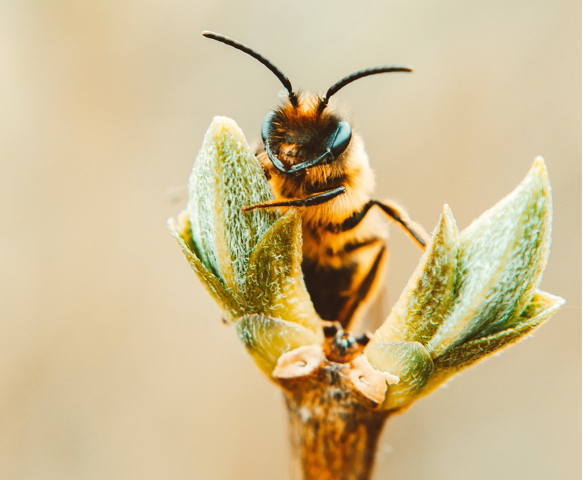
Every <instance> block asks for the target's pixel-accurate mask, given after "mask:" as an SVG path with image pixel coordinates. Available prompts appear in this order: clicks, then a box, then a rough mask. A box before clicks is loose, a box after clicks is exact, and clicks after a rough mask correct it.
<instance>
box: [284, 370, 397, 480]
mask: <svg viewBox="0 0 583 480" xmlns="http://www.w3.org/2000/svg"><path fill="white" fill-rule="evenodd" d="M348 370H349V366H348V365H346V364H339V363H334V362H327V361H326V362H325V364H324V365H322V366H321V368H319V369H318V370H317V371H316V372H314V375H313V376H312V377H311V378H309V379H307V378H306V377H303V381H301V382H300V381H299V380H300V379H297V380H298V381H297V382H291V383H287V382H286V383H287V385H285V386H286V387H287V388H286V403H287V407H288V411H289V422H290V437H291V445H292V458H293V468H294V477H293V479H294V480H368V479H370V478H371V474H372V469H373V461H374V455H375V451H376V445H377V441H378V438H379V434H380V432H381V430H382V428H383V425H384V423H385V421H386V419H387V417H388V413H387V412H379V411H378V410H375V409H374V407H375V405H374V403H372V402H371V401H370V400H369V399H367V398H366V397H364V396H362V395H360V394H359V392H357V391H356V390H355V389H354V386H353V385H352V383H351V380H350V378H349V375H348ZM306 380H308V381H306Z"/></svg>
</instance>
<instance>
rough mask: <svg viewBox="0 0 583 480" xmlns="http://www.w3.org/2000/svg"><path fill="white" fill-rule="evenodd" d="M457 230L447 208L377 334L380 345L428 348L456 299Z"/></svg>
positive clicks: (444, 209) (376, 337) (376, 338)
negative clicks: (407, 345) (397, 343)
mask: <svg viewBox="0 0 583 480" xmlns="http://www.w3.org/2000/svg"><path fill="white" fill-rule="evenodd" d="M457 235H458V232H457V227H456V224H455V219H454V218H453V215H452V213H451V210H450V209H449V207H448V206H447V205H445V206H444V208H443V213H442V215H441V218H440V220H439V223H438V225H437V227H436V228H435V231H434V232H433V236H432V239H431V241H430V243H429V245H428V246H427V249H426V250H425V253H424V254H423V256H422V257H421V260H420V261H419V266H418V267H417V269H416V270H415V273H414V274H413V276H412V277H411V279H410V280H409V283H408V284H407V287H406V288H405V290H404V291H403V293H402V294H401V297H400V298H399V300H398V301H397V303H396V304H395V306H394V307H393V310H392V311H391V314H390V315H389V317H388V318H387V320H386V322H385V323H384V324H383V325H382V326H381V327H380V328H379V329H378V330H377V331H376V332H375V336H374V338H375V340H376V341H378V342H396V341H404V342H419V343H421V344H422V345H426V344H427V343H428V342H429V341H430V340H431V338H432V336H433V334H434V333H435V332H436V330H437V329H438V328H439V326H440V325H441V324H442V323H443V321H444V318H445V316H446V314H447V312H448V310H449V307H450V305H451V302H452V300H453V286H454V279H455V264H456V239H457Z"/></svg>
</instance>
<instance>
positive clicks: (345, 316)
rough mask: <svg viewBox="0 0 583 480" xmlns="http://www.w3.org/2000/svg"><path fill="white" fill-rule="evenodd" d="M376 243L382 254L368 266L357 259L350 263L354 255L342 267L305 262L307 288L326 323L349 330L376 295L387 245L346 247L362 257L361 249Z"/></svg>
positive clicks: (378, 254) (354, 244)
mask: <svg viewBox="0 0 583 480" xmlns="http://www.w3.org/2000/svg"><path fill="white" fill-rule="evenodd" d="M375 243H376V244H378V246H379V249H378V252H377V253H376V255H374V256H373V257H372V262H371V263H369V264H366V265H363V264H362V262H361V261H358V259H357V258H353V259H350V257H351V256H352V255H348V258H346V259H345V260H347V261H345V262H344V263H343V264H342V265H341V266H339V267H333V266H326V265H323V264H322V262H321V261H318V260H317V259H311V258H304V261H303V262H302V270H303V272H304V278H305V281H306V287H307V289H308V292H309V293H310V297H311V299H312V302H313V304H314V307H315V309H316V311H317V312H318V314H319V315H320V317H322V318H323V319H324V320H337V321H339V322H340V323H341V324H342V326H343V327H344V328H346V327H348V325H349V324H350V322H351V320H352V319H353V318H354V317H355V315H356V313H357V311H358V309H359V307H361V306H362V305H363V304H364V303H365V302H366V300H367V299H368V298H369V297H370V296H371V295H372V293H373V292H374V291H375V286H376V285H377V284H378V279H379V277H380V276H381V272H382V270H383V268H382V267H383V265H384V260H385V258H386V253H387V248H386V245H385V244H384V242H382V241H381V240H380V239H378V238H375V239H371V240H370V241H366V242H361V244H356V243H349V244H346V246H345V247H347V248H348V250H350V249H351V248H352V253H353V255H358V254H357V252H358V250H359V249H361V248H364V247H365V246H369V245H373V244H375Z"/></svg>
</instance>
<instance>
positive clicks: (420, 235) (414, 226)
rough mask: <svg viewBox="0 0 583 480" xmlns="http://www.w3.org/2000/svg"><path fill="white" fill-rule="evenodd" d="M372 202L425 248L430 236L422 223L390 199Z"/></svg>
mask: <svg viewBox="0 0 583 480" xmlns="http://www.w3.org/2000/svg"><path fill="white" fill-rule="evenodd" d="M371 202H373V203H374V205H377V206H379V207H380V208H381V210H382V211H383V212H385V213H386V214H387V215H388V216H389V217H391V218H392V219H393V220H395V221H396V222H397V223H399V224H400V225H401V226H402V227H403V229H404V230H405V231H406V232H407V233H408V234H409V235H410V236H411V238H413V240H415V242H417V244H418V245H419V246H420V247H421V248H425V246H426V245H427V241H428V239H429V236H428V235H427V233H426V232H425V230H424V229H423V227H422V226H421V225H419V224H418V223H415V222H414V221H412V220H411V219H410V218H409V215H407V212H405V211H404V210H402V209H401V208H400V207H398V206H396V205H395V204H394V203H391V202H388V201H385V202H379V201H378V200H371ZM369 203H370V202H369Z"/></svg>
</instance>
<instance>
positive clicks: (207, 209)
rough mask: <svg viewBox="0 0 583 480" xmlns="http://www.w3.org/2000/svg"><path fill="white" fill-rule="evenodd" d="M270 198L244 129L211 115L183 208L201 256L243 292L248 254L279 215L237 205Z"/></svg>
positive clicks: (207, 263) (229, 120) (265, 181)
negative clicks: (210, 121)
mask: <svg viewBox="0 0 583 480" xmlns="http://www.w3.org/2000/svg"><path fill="white" fill-rule="evenodd" d="M271 198H272V195H271V189H270V187H269V184H268V183H267V180H266V179H265V176H264V174H263V171H262V169H261V167H260V165H259V163H258V162H257V159H256V158H255V156H254V155H253V152H252V151H251V149H250V148H249V146H248V144H247V141H246V140H245V137H244V135H243V132H241V130H240V129H239V127H238V126H237V125H236V123H235V122H234V121H233V120H231V119H228V118H225V117H215V118H214V119H213V122H212V123H211V125H210V127H209V129H208V131H207V132H206V135H205V138H204V142H203V145H202V148H201V150H200V152H199V154H198V157H197V159H196V162H195V164H194V168H193V170H192V174H191V176H190V180H189V201H188V205H187V210H188V212H189V217H190V222H191V225H192V238H193V240H194V243H195V244H196V247H197V249H198V251H199V252H200V260H201V261H202V262H203V263H204V264H205V265H206V267H207V268H208V269H209V270H210V271H212V272H213V273H214V274H215V275H216V276H218V277H220V278H222V279H223V281H224V283H225V284H226V285H228V286H229V287H230V288H231V289H232V290H234V291H238V292H241V293H242V292H243V291H244V284H245V271H246V268H247V262H248V260H249V255H250V254H251V251H252V250H253V249H254V248H255V246H256V245H257V243H258V242H259V240H260V239H261V238H262V237H263V235H264V234H265V232H266V231H267V230H268V229H269V228H270V227H271V225H272V224H273V223H274V222H275V221H276V220H277V218H278V217H279V214H278V213H277V212H276V211H273V210H270V211H266V210H259V209H258V210H253V211H250V212H243V211H242V210H241V208H242V207H244V206H248V205H252V204H255V203H260V202H264V201H267V200H270V199H271Z"/></svg>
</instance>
